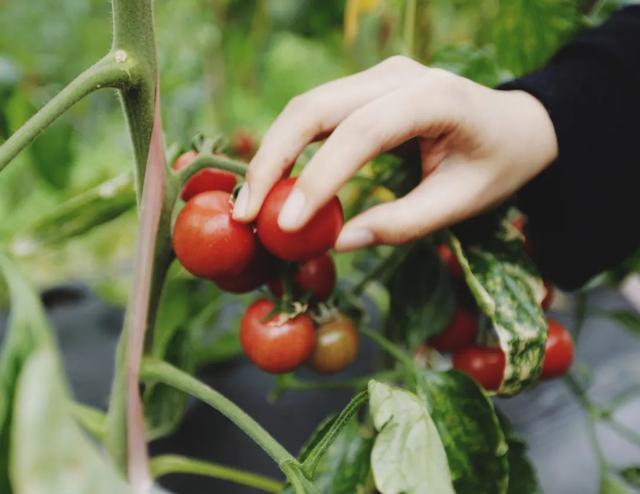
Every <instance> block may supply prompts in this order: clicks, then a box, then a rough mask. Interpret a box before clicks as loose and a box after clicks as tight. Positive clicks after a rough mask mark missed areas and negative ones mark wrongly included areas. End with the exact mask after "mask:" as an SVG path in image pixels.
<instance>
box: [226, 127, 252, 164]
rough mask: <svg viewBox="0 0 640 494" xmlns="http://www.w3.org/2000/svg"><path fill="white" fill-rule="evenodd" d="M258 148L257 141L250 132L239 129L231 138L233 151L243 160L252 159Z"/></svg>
mask: <svg viewBox="0 0 640 494" xmlns="http://www.w3.org/2000/svg"><path fill="white" fill-rule="evenodd" d="M256 148H257V145H256V140H255V139H254V137H253V135H252V134H251V132H249V131H248V130H244V129H238V130H236V131H235V132H234V133H233V135H232V136H231V149H233V152H234V153H235V154H236V155H237V156H239V157H241V158H244V159H247V160H248V159H251V158H252V157H253V155H254V154H255V152H256Z"/></svg>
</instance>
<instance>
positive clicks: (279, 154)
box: [233, 57, 425, 222]
mask: <svg viewBox="0 0 640 494" xmlns="http://www.w3.org/2000/svg"><path fill="white" fill-rule="evenodd" d="M424 70H425V67H424V66H422V65H420V64H419V63H417V62H414V61H413V60H411V59H409V58H406V57H392V58H389V59H387V60H385V61H384V62H382V63H380V64H378V65H376V66H374V67H372V68H370V69H367V70H365V71H363V72H360V73H358V74H355V75H352V76H348V77H345V78H342V79H337V80H335V81H332V82H329V83H326V84H323V85H322V86H318V87H317V88H315V89H312V90H311V91H309V92H307V93H305V94H303V95H301V96H296V97H295V98H293V99H292V100H291V101H290V102H289V104H288V105H287V106H286V107H285V109H284V110H283V111H282V113H281V114H280V115H279V116H278V118H277V119H276V120H275V122H274V123H273V125H272V126H271V128H270V129H269V131H268V132H267V133H266V134H265V136H264V138H263V140H262V144H261V146H260V149H258V152H257V153H256V155H255V156H254V158H253V159H252V160H251V163H250V164H249V168H248V170H247V176H246V181H245V184H244V186H243V187H242V189H241V190H240V193H239V195H238V198H237V200H236V204H235V207H234V211H233V216H234V219H236V220H238V221H245V222H246V221H251V220H253V219H254V218H255V217H256V215H257V214H258V211H259V210H260V206H261V205H262V202H263V201H264V198H265V196H266V195H267V193H268V192H269V190H271V187H272V186H273V185H274V184H275V182H276V181H277V180H278V179H279V178H280V177H281V176H282V174H283V173H284V172H285V170H287V169H288V168H289V167H290V166H292V165H293V164H294V163H295V161H296V159H297V158H298V156H299V155H300V153H301V152H302V150H303V149H304V148H305V146H306V145H307V144H309V143H310V142H311V141H313V140H314V138H315V137H317V136H319V135H322V134H326V133H327V132H330V131H332V130H333V129H335V128H336V126H337V125H338V124H339V123H340V122H342V121H343V120H344V119H345V118H346V117H347V116H349V115H350V114H351V113H353V112H354V111H355V110H356V109H358V108H359V107H361V106H364V105H366V104H367V103H369V102H370V101H372V100H374V99H376V98H378V97H379V96H381V95H384V94H386V93H388V92H390V91H393V90H395V89H397V88H398V87H400V86H401V85H402V84H403V83H404V82H406V80H407V77H411V76H412V74H418V73H421V72H422V71H424Z"/></svg>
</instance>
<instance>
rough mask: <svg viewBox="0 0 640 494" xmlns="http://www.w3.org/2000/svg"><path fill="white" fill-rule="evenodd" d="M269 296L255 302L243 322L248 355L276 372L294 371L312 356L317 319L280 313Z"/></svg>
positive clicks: (242, 331)
mask: <svg viewBox="0 0 640 494" xmlns="http://www.w3.org/2000/svg"><path fill="white" fill-rule="evenodd" d="M273 309H274V305H273V303H272V302H270V301H269V300H267V299H264V298H263V299H259V300H257V301H256V302H254V303H253V304H251V305H250V306H249V307H248V308H247V311H246V312H245V313H244V316H243V317H242V321H241V322H240V343H241V344H242V349H243V350H244V353H245V354H246V356H247V357H248V358H249V359H250V360H251V361H252V362H253V363H254V364H256V366H258V367H260V368H261V369H262V370H264V371H267V372H271V373H273V374H282V373H284V372H291V371H292V370H294V369H296V368H297V367H298V366H300V365H301V364H302V363H303V362H304V361H305V360H307V359H308V358H309V356H310V355H311V353H312V352H313V349H314V347H315V345H316V335H315V331H314V328H313V321H312V320H311V318H310V317H309V316H308V315H306V314H299V315H297V316H295V317H294V318H291V319H286V316H284V315H282V314H277V315H275V316H272V317H270V318H269V319H267V320H264V319H265V318H266V317H267V316H268V315H269V314H271V312H272V311H273Z"/></svg>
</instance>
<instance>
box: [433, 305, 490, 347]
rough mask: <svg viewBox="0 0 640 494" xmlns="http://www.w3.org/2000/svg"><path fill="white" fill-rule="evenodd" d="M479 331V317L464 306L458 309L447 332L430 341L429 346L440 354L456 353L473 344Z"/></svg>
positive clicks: (446, 329)
mask: <svg viewBox="0 0 640 494" xmlns="http://www.w3.org/2000/svg"><path fill="white" fill-rule="evenodd" d="M477 330H478V315H477V314H476V313H474V312H471V311H470V310H468V309H466V308H465V307H463V306H458V307H456V309H455V311H454V313H453V318H452V319H451V322H450V323H449V325H448V326H447V327H446V328H445V330H444V331H443V332H442V333H440V334H437V335H435V336H433V337H431V338H430V339H429V345H430V346H432V347H433V348H435V349H436V350H438V351H439V352H455V351H456V350H461V349H463V348H465V347H468V346H469V345H471V344H472V343H473V340H474V338H475V336H476V332H477Z"/></svg>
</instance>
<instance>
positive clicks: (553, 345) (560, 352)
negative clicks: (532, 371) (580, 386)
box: [540, 319, 574, 379]
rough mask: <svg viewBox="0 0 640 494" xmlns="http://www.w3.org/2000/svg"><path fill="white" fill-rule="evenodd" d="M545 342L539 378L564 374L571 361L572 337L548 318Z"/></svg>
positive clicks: (561, 326) (556, 322)
mask: <svg viewBox="0 0 640 494" xmlns="http://www.w3.org/2000/svg"><path fill="white" fill-rule="evenodd" d="M547 322H548V324H549V330H548V333H547V343H546V345H545V347H544V361H543V363H542V372H541V373H540V379H550V378H553V377H558V376H561V375H563V374H565V373H566V372H567V371H568V370H569V367H571V363H572V362H573V354H574V348H573V338H572V337H571V334H570V333H569V331H567V329H566V328H565V327H564V326H563V325H562V324H560V323H559V322H558V321H554V320H553V319H549V320H548V321H547Z"/></svg>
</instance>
